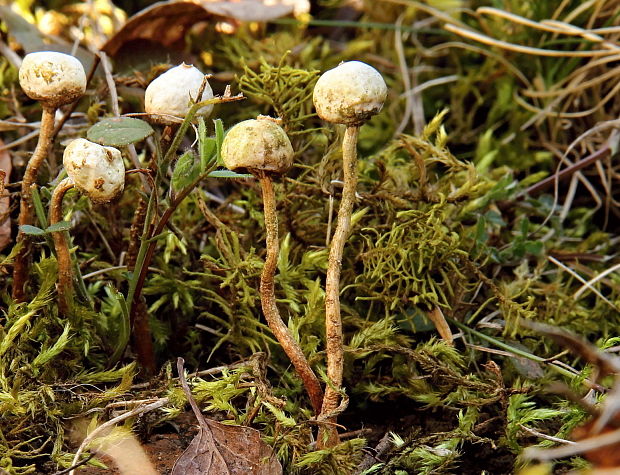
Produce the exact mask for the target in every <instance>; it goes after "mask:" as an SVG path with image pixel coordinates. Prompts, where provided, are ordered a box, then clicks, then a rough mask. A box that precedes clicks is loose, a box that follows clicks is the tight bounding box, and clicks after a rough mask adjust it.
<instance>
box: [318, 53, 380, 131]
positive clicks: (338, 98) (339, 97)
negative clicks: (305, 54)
mask: <svg viewBox="0 0 620 475" xmlns="http://www.w3.org/2000/svg"><path fill="white" fill-rule="evenodd" d="M386 96H387V86H386V85H385V81H384V80H383V77H382V76H381V73H379V71H377V70H376V69H375V68H373V67H372V66H370V65H368V64H366V63H362V62H361V61H349V62H346V63H341V64H340V65H339V66H336V67H335V68H334V69H330V70H329V71H326V72H325V73H323V74H322V75H321V77H320V78H319V80H318V81H317V83H316V85H315V86H314V94H313V96H312V100H313V101H314V107H315V108H316V111H317V113H318V114H319V117H321V119H323V120H326V121H328V122H333V123H335V124H346V125H360V124H363V123H364V122H366V121H367V120H368V119H370V118H371V117H372V116H373V115H375V114H377V113H378V112H379V111H380V110H381V108H382V107H383V103H384V102H385V98H386Z"/></svg>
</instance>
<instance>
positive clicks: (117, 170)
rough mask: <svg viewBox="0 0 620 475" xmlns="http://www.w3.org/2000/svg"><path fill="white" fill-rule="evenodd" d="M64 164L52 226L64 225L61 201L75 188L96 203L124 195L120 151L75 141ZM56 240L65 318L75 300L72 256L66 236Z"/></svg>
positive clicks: (55, 195)
mask: <svg viewBox="0 0 620 475" xmlns="http://www.w3.org/2000/svg"><path fill="white" fill-rule="evenodd" d="M62 161H63V165H64V167H65V170H66V171H67V174H68V175H69V176H68V177H67V178H65V179H64V180H62V181H61V182H60V183H59V184H58V185H57V186H56V188H55V189H54V192H53V193H52V199H51V203H50V219H49V221H50V225H54V224H56V223H59V222H60V221H62V199H63V197H64V196H65V193H66V192H67V191H68V190H70V189H71V188H73V187H76V188H78V189H79V190H80V191H81V192H82V193H84V194H85V195H87V196H88V197H89V198H90V199H91V200H92V201H93V202H95V203H107V202H109V201H112V200H113V199H115V198H116V197H117V196H118V195H120V194H121V193H122V192H123V188H124V186H125V164H124V163H123V158H122V156H121V152H120V151H119V150H117V149H115V148H113V147H104V146H102V145H99V144H96V143H94V142H90V141H88V140H86V139H75V140H73V141H72V142H71V143H70V144H69V145H68V146H67V148H66V149H65V153H64V155H63V160H62ZM53 238H54V248H55V249H56V257H57V259H58V309H59V311H60V312H61V313H63V314H65V315H66V314H67V313H68V312H69V310H70V304H71V302H72V300H73V297H72V294H73V277H72V273H71V255H70V253H69V246H68V244H67V239H66V236H65V234H64V233H63V232H60V231H57V232H54V233H53Z"/></svg>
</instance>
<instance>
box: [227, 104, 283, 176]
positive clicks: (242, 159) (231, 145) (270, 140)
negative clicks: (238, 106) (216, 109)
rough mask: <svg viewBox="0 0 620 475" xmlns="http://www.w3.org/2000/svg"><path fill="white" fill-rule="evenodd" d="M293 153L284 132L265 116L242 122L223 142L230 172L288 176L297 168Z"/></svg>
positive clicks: (233, 128)
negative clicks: (287, 172)
mask: <svg viewBox="0 0 620 475" xmlns="http://www.w3.org/2000/svg"><path fill="white" fill-rule="evenodd" d="M293 154H294V152H293V146H292V145H291V141H290V140H289V138H288V135H286V132H285V131H284V129H283V128H282V127H280V126H279V125H278V124H277V123H276V121H275V120H274V119H272V118H270V117H265V116H259V117H258V118H257V119H250V120H244V121H243V122H239V123H238V124H237V125H235V126H234V127H232V128H231V129H230V130H229V131H228V133H227V134H226V137H225V138H224V142H223V143H222V160H223V161H224V165H226V167H228V168H229V169H230V170H238V171H250V172H253V171H265V172H270V173H277V174H280V173H284V172H286V171H287V170H288V169H289V168H291V166H292V165H293Z"/></svg>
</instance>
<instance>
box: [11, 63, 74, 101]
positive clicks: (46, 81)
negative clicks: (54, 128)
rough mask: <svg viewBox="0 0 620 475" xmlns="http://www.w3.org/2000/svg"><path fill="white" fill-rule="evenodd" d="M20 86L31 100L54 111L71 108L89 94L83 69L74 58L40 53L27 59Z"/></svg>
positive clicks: (20, 74)
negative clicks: (67, 106)
mask: <svg viewBox="0 0 620 475" xmlns="http://www.w3.org/2000/svg"><path fill="white" fill-rule="evenodd" d="M19 84H20V85H21V87H22V89H23V90H24V92H25V93H26V94H27V95H28V97H30V98H31V99H35V100H38V101H40V102H42V103H43V104H46V105H50V106H52V107H59V106H62V105H64V104H69V103H71V102H73V101H75V100H76V99H78V98H80V97H81V96H82V95H83V94H84V92H85V91H86V74H85V73H84V66H82V63H81V62H80V60H79V59H77V58H76V57H74V56H71V55H68V54H64V53H57V52H55V51H39V52H36V53H29V54H27V55H26V56H25V57H24V60H23V61H22V65H21V67H20V68H19Z"/></svg>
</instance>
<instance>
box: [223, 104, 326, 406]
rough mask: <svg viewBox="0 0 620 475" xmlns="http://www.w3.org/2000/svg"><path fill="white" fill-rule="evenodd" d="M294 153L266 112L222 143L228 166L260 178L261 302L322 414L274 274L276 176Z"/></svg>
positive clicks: (316, 388)
mask: <svg viewBox="0 0 620 475" xmlns="http://www.w3.org/2000/svg"><path fill="white" fill-rule="evenodd" d="M293 153H294V152H293V147H292V145H291V142H290V140H289V138H288V136H287V135H286V132H285V131H284V130H283V129H282V128H281V127H280V126H279V125H278V124H277V122H276V120H274V119H272V118H270V117H266V116H259V117H258V118H257V119H251V120H245V121H243V122H240V123H238V124H237V125H235V126H234V127H232V128H231V129H230V130H229V131H228V133H227V134H226V137H225V138H224V142H223V143H222V159H223V161H224V164H225V165H226V167H228V168H229V169H231V170H233V171H241V172H249V173H251V174H253V175H254V176H255V177H256V178H258V180H259V182H260V185H261V190H262V194H263V205H264V213H265V228H266V233H267V257H266V259H265V265H264V267H263V271H262V273H261V280H260V297H261V305H262V309H263V313H264V315H265V319H266V320H267V323H268V325H269V328H271V331H272V332H273V334H274V335H275V337H276V338H277V340H278V341H279V342H280V344H281V345H282V348H283V349H284V351H285V353H286V354H287V355H288V357H289V358H290V360H291V362H292V363H293V366H294V367H295V370H296V371H297V374H299V376H300V378H301V379H302V381H303V384H304V386H305V388H306V391H307V392H308V395H309V397H310V401H311V404H312V407H313V408H314V411H315V413H316V414H317V415H318V414H319V412H320V410H321V404H322V400H323V391H322V389H321V384H320V383H319V380H318V378H317V377H316V375H315V374H314V371H312V368H311V367H310V365H309V363H308V360H307V359H306V357H305V356H304V354H303V352H302V350H301V347H300V346H299V343H298V342H297V341H296V340H295V339H294V338H293V335H292V334H291V332H290V331H289V329H288V327H287V326H286V325H285V324H284V322H283V321H282V317H281V316H280V313H279V311H278V307H277V305H276V297H275V285H274V275H275V272H276V267H277V263H278V253H279V238H278V217H277V213H276V199H275V194H274V190H273V181H272V178H273V177H274V176H279V175H281V174H283V173H285V172H286V171H287V170H288V169H289V168H290V167H291V166H292V164H293Z"/></svg>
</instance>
